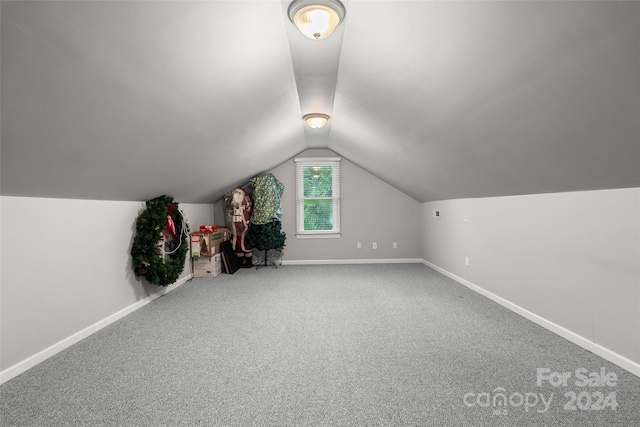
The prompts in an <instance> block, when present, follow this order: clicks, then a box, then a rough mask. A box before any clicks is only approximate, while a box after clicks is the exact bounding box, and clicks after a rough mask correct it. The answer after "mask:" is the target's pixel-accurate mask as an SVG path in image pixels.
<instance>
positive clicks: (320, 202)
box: [304, 199, 333, 231]
mask: <svg viewBox="0 0 640 427" xmlns="http://www.w3.org/2000/svg"><path fill="white" fill-rule="evenodd" d="M304 229H305V230H306V231H321V230H323V231H324V230H333V200H332V199H305V201H304Z"/></svg>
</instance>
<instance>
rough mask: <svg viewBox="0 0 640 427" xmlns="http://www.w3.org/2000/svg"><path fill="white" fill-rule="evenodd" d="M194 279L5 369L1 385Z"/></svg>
mask: <svg viewBox="0 0 640 427" xmlns="http://www.w3.org/2000/svg"><path fill="white" fill-rule="evenodd" d="M192 277H193V274H189V275H188V276H186V277H183V278H181V279H179V280H178V281H176V283H174V284H172V285H169V286H167V287H166V288H162V289H160V290H159V291H158V292H156V293H154V294H152V295H149V296H148V297H145V298H143V299H141V300H140V301H137V302H135V303H133V304H131V305H130V306H128V307H126V308H123V309H122V310H120V311H118V312H116V313H114V314H112V315H110V316H108V317H106V318H104V319H102V320H100V321H98V322H96V323H94V324H93V325H91V326H88V327H86V328H85V329H83V330H81V331H79V332H76V333H75V334H73V335H71V336H69V337H67V338H65V339H63V340H61V341H59V342H57V343H55V344H53V345H52V346H50V347H48V348H46V349H44V350H42V351H41V352H39V353H36V354H34V355H33V356H31V357H29V358H27V359H25V360H23V361H22V362H19V363H16V364H15V365H13V366H10V367H9V368H7V369H5V370H4V371H2V372H0V384H4V383H5V382H7V381H9V380H10V379H12V378H15V377H17V376H18V375H20V374H21V373H23V372H25V371H27V370H28V369H31V368H33V367H34V366H36V365H37V364H38V363H41V362H43V361H45V360H47V359H48V358H50V357H51V356H54V355H56V354H57V353H60V352H61V351H62V350H64V349H66V348H69V347H71V346H72V345H73V344H75V343H77V342H79V341H80V340H82V339H84V338H86V337H88V336H89V335H91V334H93V333H95V332H98V331H99V330H100V329H102V328H105V327H107V326H109V325H110V324H112V323H113V322H115V321H117V320H119V319H122V318H123V317H125V316H126V315H127V314H130V313H133V312H134V311H136V310H137V309H139V308H141V307H143V306H145V305H147V304H149V303H150V302H152V301H154V300H156V299H158V298H160V297H161V296H163V295H165V294H167V293H169V292H171V291H172V290H174V289H176V288H177V287H178V286H180V285H182V284H184V283H186V282H188V281H189V280H191V278H192Z"/></svg>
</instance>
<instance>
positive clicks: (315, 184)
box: [295, 157, 340, 239]
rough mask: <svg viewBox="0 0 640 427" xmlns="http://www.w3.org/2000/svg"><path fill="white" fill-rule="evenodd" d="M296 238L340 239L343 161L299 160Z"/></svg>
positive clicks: (324, 158) (333, 159)
mask: <svg viewBox="0 0 640 427" xmlns="http://www.w3.org/2000/svg"><path fill="white" fill-rule="evenodd" d="M295 163H296V224H297V225H296V237H297V238H299V239H304V238H322V237H324V238H331V237H333V238H336V237H340V158H339V157H330V158H326V157H310V158H297V159H295Z"/></svg>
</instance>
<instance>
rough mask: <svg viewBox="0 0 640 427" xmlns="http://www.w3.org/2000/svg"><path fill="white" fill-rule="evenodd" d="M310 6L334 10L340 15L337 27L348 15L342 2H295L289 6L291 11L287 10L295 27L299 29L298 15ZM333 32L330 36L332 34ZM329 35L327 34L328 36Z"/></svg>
mask: <svg viewBox="0 0 640 427" xmlns="http://www.w3.org/2000/svg"><path fill="white" fill-rule="evenodd" d="M310 6H322V7H325V8H328V9H331V10H333V11H334V12H335V13H336V14H337V15H338V24H337V25H340V24H341V23H342V21H344V17H345V15H346V9H345V7H344V5H343V4H342V2H341V1H340V0H293V1H292V2H291V4H289V9H288V10H287V14H288V15H289V20H290V21H291V22H292V23H293V25H295V26H296V27H297V25H296V20H295V18H296V14H297V13H298V12H299V11H300V10H302V9H304V8H307V7H310ZM337 25H336V26H337ZM331 32H332V31H331ZM331 32H330V33H329V34H331ZM329 34H327V36H328V35H329ZM327 36H325V37H327ZM307 37H308V36H307ZM322 38H324V37H322Z"/></svg>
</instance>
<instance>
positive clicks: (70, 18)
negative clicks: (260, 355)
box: [0, 0, 640, 203]
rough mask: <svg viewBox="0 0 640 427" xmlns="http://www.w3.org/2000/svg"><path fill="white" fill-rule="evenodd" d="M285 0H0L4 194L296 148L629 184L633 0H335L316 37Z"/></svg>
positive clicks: (141, 177) (635, 33) (179, 170)
mask: <svg viewBox="0 0 640 427" xmlns="http://www.w3.org/2000/svg"><path fill="white" fill-rule="evenodd" d="M289 3H290V0H272V1H269V0H263V1H203V2H190V1H175V2H167V1H162V2H160V1H157V2H156V1H149V2H146V1H131V2H128V1H82V2H78V1H68V2H66V1H58V2H49V1H29V2H24V1H17V2H11V1H2V2H1V6H0V7H1V10H0V13H1V38H0V42H1V51H0V53H1V93H0V96H1V119H2V123H1V125H2V126H1V141H0V143H1V146H0V147H1V152H0V158H1V180H0V183H1V190H2V194H3V195H19V196H34V197H59V198H87V199H109V200H147V199H150V198H153V197H156V196H158V195H161V194H170V195H173V196H174V197H175V198H176V200H178V201H180V202H185V203H199V202H213V201H215V200H216V199H218V198H219V197H220V196H222V195H223V194H224V193H226V192H227V191H229V190H230V189H231V188H233V186H235V185H238V184H243V183H245V182H246V181H247V179H249V178H250V177H252V176H255V175H256V174H259V173H261V172H263V171H267V170H269V169H271V168H273V167H275V166H277V165H278V164H280V163H282V162H283V161H286V160H287V159H290V158H291V157H293V156H295V155H297V154H299V153H300V152H302V151H304V150H306V149H307V148H329V149H331V150H333V151H335V152H336V153H338V154H339V155H342V156H344V157H345V158H347V159H349V160H351V161H352V162H354V163H356V164H357V165H359V166H360V167H362V168H364V169H365V170H367V171H369V172H371V173H372V174H374V175H376V176H377V177H379V178H380V179H382V180H384V181H386V182H388V183H389V184H391V185H393V186H394V187H396V188H398V189H399V190H401V191H403V192H405V193H406V194H408V195H410V196H411V197H413V198H415V199H416V200H418V201H421V202H423V201H430V200H442V199H452V198H468V197H486V196H500V195H514V194H531V193H546V192H559V191H574V190H590V189H604V188H619V187H635V186H640V3H639V2H609V1H602V2H578V1H576V2H565V1H558V2H548V1H544V2H539V1H511V2H497V1H496V2H492V1H491V2H489V1H466V2H465V1H358V0H349V1H344V2H343V3H344V4H345V7H346V10H347V12H346V18H345V21H344V23H343V24H341V25H340V26H339V27H338V30H337V31H336V32H335V33H334V34H333V35H332V36H331V37H329V38H327V39H325V40H320V41H314V40H309V39H306V38H305V37H304V36H302V35H301V34H300V33H299V32H298V31H297V29H296V28H295V27H294V26H293V25H292V24H291V22H290V21H289V20H288V17H287V13H286V11H287V7H288V5H289ZM309 112H323V113H328V114H330V115H331V117H332V118H331V120H330V121H329V126H327V127H326V128H324V129H322V130H316V131H314V130H311V129H309V128H306V127H305V125H304V123H303V121H302V119H301V117H302V115H303V114H305V113H309Z"/></svg>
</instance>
